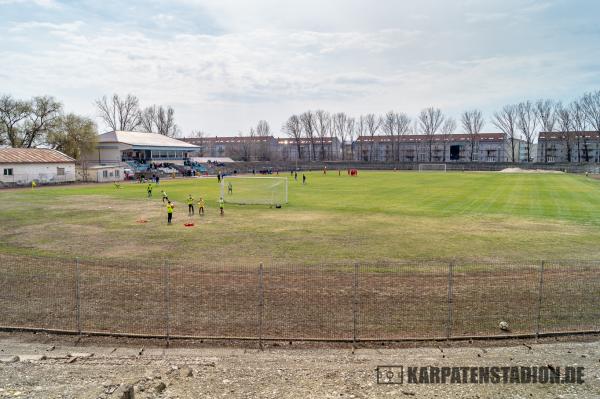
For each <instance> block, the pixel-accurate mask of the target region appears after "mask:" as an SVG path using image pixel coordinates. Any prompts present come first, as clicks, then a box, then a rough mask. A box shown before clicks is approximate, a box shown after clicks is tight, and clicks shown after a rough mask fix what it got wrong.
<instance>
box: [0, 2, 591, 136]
mask: <svg viewBox="0 0 600 399" xmlns="http://www.w3.org/2000/svg"><path fill="white" fill-rule="evenodd" d="M598 15H600V1H597V0H435V1H434V0H420V1H409V0H252V1H248V0H170V1H166V0H165V1H163V0H144V1H139V0H130V1H127V2H118V1H112V0H103V1H96V0H83V1H67V0H0V94H11V95H13V96H14V97H16V98H23V99H25V98H30V97H33V96H37V95H52V96H54V97H55V98H57V99H58V100H60V101H62V102H63V104H64V106H65V110H66V111H67V112H76V113H79V114H82V115H86V116H89V117H91V118H94V120H96V121H97V123H98V127H99V130H100V131H105V130H107V129H106V126H104V125H103V124H102V122H101V121H100V119H98V118H97V111H96V108H95V106H94V100H95V99H98V98H100V97H102V96H103V95H108V96H110V95H112V93H118V94H120V95H126V94H128V93H132V94H135V95H136V96H138V97H139V99H140V103H141V105H143V106H146V105H151V104H162V105H170V106H172V107H173V108H174V109H175V116H176V121H177V123H178V125H179V126H180V128H181V133H182V135H183V136H186V135H190V134H191V132H192V131H195V130H202V131H204V132H206V134H207V135H209V136H215V135H219V136H225V135H238V134H240V133H246V132H248V130H249V129H250V127H251V126H255V125H256V123H257V122H258V121H259V120H261V119H265V120H267V121H268V122H269V123H270V125H271V128H272V131H273V133H274V134H275V135H276V136H283V133H282V132H281V127H282V125H283V123H284V122H285V120H286V119H287V118H288V117H289V116H290V115H292V114H296V113H301V112H304V111H306V110H308V109H312V110H316V109H325V110H327V111H330V112H346V113H348V114H350V115H352V116H359V115H360V114H366V113H371V112H372V113H376V114H383V113H385V112H387V111H390V110H393V111H396V112H405V113H407V114H408V115H409V116H412V117H414V116H416V114H417V113H418V112H419V111H420V110H421V109H423V108H425V107H429V106H434V107H439V108H441V109H442V110H443V111H444V113H445V114H446V115H449V116H452V117H455V118H459V117H460V113H461V112H462V111H465V110H467V109H473V108H479V109H481V110H483V112H484V116H485V118H486V121H487V123H486V126H485V130H486V131H497V129H495V128H494V126H493V125H492V124H491V123H490V122H489V121H490V119H491V116H492V115H493V112H495V111H496V110H498V109H500V108H501V107H502V106H503V105H505V104H509V103H515V102H519V101H523V100H528V99H530V100H536V99H538V98H553V99H557V100H562V101H564V102H569V101H572V100H573V99H576V98H577V97H579V96H580V95H581V94H583V93H584V92H587V91H592V90H598V89H600V23H598ZM459 131H460V129H459Z"/></svg>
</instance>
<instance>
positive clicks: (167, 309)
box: [164, 260, 171, 346]
mask: <svg viewBox="0 0 600 399" xmlns="http://www.w3.org/2000/svg"><path fill="white" fill-rule="evenodd" d="M164 273H165V337H166V341H167V346H169V335H170V333H171V326H170V322H171V320H170V310H171V282H170V277H171V264H170V263H169V261H168V260H165V267H164Z"/></svg>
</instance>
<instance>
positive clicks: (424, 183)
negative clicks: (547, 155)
mask: <svg viewBox="0 0 600 399" xmlns="http://www.w3.org/2000/svg"><path fill="white" fill-rule="evenodd" d="M280 177H287V178H288V179H289V204H288V205H286V206H284V207H283V208H282V209H275V208H269V207H266V206H238V205H229V204H227V205H226V206H225V216H224V217H220V216H219V215H218V206H217V199H218V196H219V185H218V184H217V181H216V179H213V178H206V179H205V178H202V179H176V180H170V179H164V180H162V181H161V184H160V185H159V186H158V187H155V189H154V198H153V199H151V200H147V199H146V185H145V184H138V183H124V184H122V188H121V189H117V188H115V187H114V186H113V185H112V184H87V185H73V186H62V187H38V188H36V189H34V190H32V189H15V190H2V191H0V201H1V203H2V207H1V208H0V252H4V253H23V254H43V255H50V256H80V257H82V258H118V259H130V258H137V259H145V258H152V259H155V258H163V257H169V258H171V259H175V260H177V261H188V260H189V261H190V262H202V261H205V262H213V263H214V262H222V263H224V264H244V263H248V262H252V263H257V262H259V261H264V262H270V261H275V262H292V263H303V264H318V263H320V262H349V261H352V262H354V261H361V260H364V261H388V260H392V261H394V260H413V259H434V260H452V259H454V260H457V261H488V260H504V261H521V260H533V259H540V260H541V259H573V258H576V259H596V258H598V257H599V255H600V245H599V243H600V181H597V180H594V179H591V178H586V177H584V176H580V175H567V174H502V173H462V172H456V173H452V172H448V173H416V172H415V173H411V172H365V171H360V172H359V176H358V177H350V176H348V175H347V174H345V173H342V175H341V176H338V173H337V172H335V171H330V172H328V174H327V175H326V176H324V175H323V174H322V172H309V173H307V183H308V184H307V185H306V186H303V185H302V183H301V175H300V176H299V179H298V182H295V181H294V179H293V178H290V176H289V173H282V174H281V175H280ZM160 189H164V190H166V191H167V193H168V195H169V197H170V198H171V199H173V200H174V201H175V203H176V208H175V215H174V224H173V225H172V226H168V225H167V224H166V210H165V208H164V207H163V206H162V204H161V197H160ZM234 189H235V188H234ZM188 194H192V195H193V196H194V197H195V198H198V197H199V196H200V195H201V196H203V197H204V198H205V199H206V203H207V214H206V216H204V217H202V218H200V217H198V216H196V217H195V218H194V220H193V221H194V223H195V226H194V227H184V226H183V224H184V223H186V222H188V221H189V219H188V216H187V205H185V199H186V198H187V195H188ZM140 218H143V219H147V220H148V223H145V224H139V223H136V221H137V220H138V219H140Z"/></svg>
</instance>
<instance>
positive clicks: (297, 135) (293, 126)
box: [283, 115, 310, 159]
mask: <svg viewBox="0 0 600 399" xmlns="http://www.w3.org/2000/svg"><path fill="white" fill-rule="evenodd" d="M283 131H284V132H285V134H287V135H288V137H290V138H291V139H293V140H294V142H295V144H296V150H297V151H298V159H303V158H304V156H303V155H304V154H303V153H302V122H300V118H299V117H298V116H297V115H292V116H290V117H289V119H288V120H287V122H285V125H284V126H283ZM309 156H310V155H309Z"/></svg>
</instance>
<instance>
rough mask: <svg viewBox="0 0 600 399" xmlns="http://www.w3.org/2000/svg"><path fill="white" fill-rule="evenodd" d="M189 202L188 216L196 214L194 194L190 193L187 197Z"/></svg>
mask: <svg viewBox="0 0 600 399" xmlns="http://www.w3.org/2000/svg"><path fill="white" fill-rule="evenodd" d="M187 204H188V216H194V198H192V194H189V196H188V199H187Z"/></svg>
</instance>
